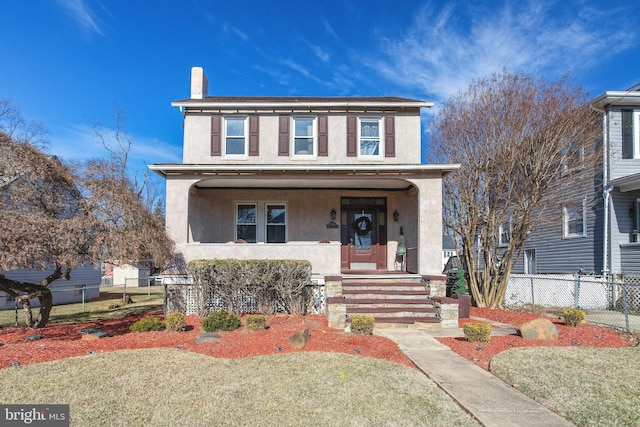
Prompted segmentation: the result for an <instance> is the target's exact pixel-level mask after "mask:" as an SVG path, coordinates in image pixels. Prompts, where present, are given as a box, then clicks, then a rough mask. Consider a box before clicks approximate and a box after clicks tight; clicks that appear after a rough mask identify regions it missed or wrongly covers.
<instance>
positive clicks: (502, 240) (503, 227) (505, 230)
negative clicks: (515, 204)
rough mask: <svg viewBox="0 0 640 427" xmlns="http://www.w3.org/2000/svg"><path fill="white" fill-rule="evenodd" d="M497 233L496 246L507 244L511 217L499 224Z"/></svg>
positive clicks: (509, 237)
mask: <svg viewBox="0 0 640 427" xmlns="http://www.w3.org/2000/svg"><path fill="white" fill-rule="evenodd" d="M498 233H499V235H498V246H502V247H504V246H507V245H508V244H509V241H510V240H511V219H509V221H507V222H506V223H504V224H500V227H499V229H498Z"/></svg>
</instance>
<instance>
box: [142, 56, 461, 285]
mask: <svg viewBox="0 0 640 427" xmlns="http://www.w3.org/2000/svg"><path fill="white" fill-rule="evenodd" d="M207 86H208V83H207V79H206V76H205V74H204V72H203V70H202V68H199V67H194V68H193V69H192V73H191V97H190V98H188V99H184V100H180V101H176V102H173V103H172V105H173V106H175V107H178V108H179V109H180V112H181V113H182V115H183V117H184V150H183V162H182V163H178V164H155V165H153V166H150V168H151V169H152V170H153V171H155V172H156V173H158V174H160V175H162V176H163V177H164V178H165V179H166V206H167V208H166V227H167V231H168V233H169V235H170V236H171V237H172V238H173V240H174V241H175V243H176V250H177V252H178V253H180V254H181V255H182V256H183V257H184V260H185V261H186V262H189V261H191V260H194V259H204V258H236V259H306V260H309V261H310V262H311V266H312V269H313V273H314V276H316V277H319V278H323V277H327V276H340V275H343V274H349V273H355V272H360V273H363V272H367V273H377V274H384V273H390V272H391V271H394V269H395V268H396V267H397V263H396V256H395V255H396V247H397V243H398V240H399V236H400V229H401V227H402V228H403V232H404V238H405V243H406V248H407V253H406V270H407V271H408V272H410V273H415V274H417V275H420V276H433V277H441V274H442V195H441V189H442V177H443V176H444V175H445V174H446V173H448V172H450V171H452V170H455V169H457V168H458V165H433V164H422V163H421V137H422V130H421V120H420V112H421V109H422V108H429V107H431V106H432V105H433V104H432V103H430V102H423V101H418V100H413V99H406V98H396V97H234V96H208V94H207ZM356 228H357V229H359V230H360V231H359V232H357V233H356Z"/></svg>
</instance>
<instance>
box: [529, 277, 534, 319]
mask: <svg viewBox="0 0 640 427" xmlns="http://www.w3.org/2000/svg"><path fill="white" fill-rule="evenodd" d="M529 280H531V311H532V312H533V313H535V312H536V297H535V291H534V289H535V286H534V285H533V277H530V278H529Z"/></svg>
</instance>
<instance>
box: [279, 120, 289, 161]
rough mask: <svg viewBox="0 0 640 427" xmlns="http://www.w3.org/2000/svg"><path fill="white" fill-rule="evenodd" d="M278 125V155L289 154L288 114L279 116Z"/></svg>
mask: <svg viewBox="0 0 640 427" xmlns="http://www.w3.org/2000/svg"><path fill="white" fill-rule="evenodd" d="M279 119H280V126H279V132H278V156H288V155H289V126H290V119H289V116H280V118H279Z"/></svg>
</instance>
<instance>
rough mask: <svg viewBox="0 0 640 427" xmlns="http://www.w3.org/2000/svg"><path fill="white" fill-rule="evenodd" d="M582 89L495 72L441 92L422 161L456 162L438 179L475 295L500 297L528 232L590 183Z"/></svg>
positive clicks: (594, 154)
mask: <svg viewBox="0 0 640 427" xmlns="http://www.w3.org/2000/svg"><path fill="white" fill-rule="evenodd" d="M586 100H587V98H586V95H585V94H584V92H583V91H582V89H581V88H577V87H574V86H572V85H571V84H570V83H569V82H568V81H567V79H566V78H565V79H561V80H559V81H555V82H547V81H545V80H542V79H536V78H534V77H532V76H528V75H523V74H510V73H507V72H504V73H501V74H494V75H492V76H491V77H488V78H484V79H481V80H479V81H477V82H475V83H473V84H472V85H471V86H470V87H469V88H468V89H467V90H466V91H464V92H460V93H458V94H457V95H455V96H453V97H452V98H451V99H450V100H448V101H447V102H446V103H445V104H444V106H443V107H442V109H441V110H440V111H439V112H438V114H437V116H436V117H435V118H434V120H433V122H432V124H431V136H432V138H431V145H430V149H431V156H430V160H432V161H434V162H441V163H460V164H461V169H460V170H458V171H456V172H454V173H452V174H450V175H448V176H447V177H446V178H445V180H444V183H443V215H444V223H445V226H446V227H448V228H449V229H451V230H452V231H453V233H454V235H455V236H456V240H457V243H458V246H459V247H458V253H459V254H460V255H461V256H462V257H463V260H464V261H465V270H466V272H467V274H468V277H467V280H468V282H469V288H470V290H471V293H472V296H473V298H474V300H475V301H476V304H477V305H478V306H481V307H485V306H486V307H497V306H501V305H502V303H503V301H504V297H505V292H506V287H507V281H508V277H509V275H510V273H511V272H512V270H513V267H514V265H515V263H516V261H517V260H518V258H519V256H520V255H521V252H522V248H523V247H524V242H525V239H526V237H527V234H528V233H529V232H531V231H532V230H533V229H534V228H537V227H539V226H540V225H542V224H543V223H544V222H545V221H550V220H554V219H555V218H556V216H555V215H554V214H555V212H557V211H558V209H556V207H557V206H558V205H559V204H561V203H562V198H563V193H564V192H565V191H566V190H567V189H569V188H572V187H573V186H575V185H577V184H578V183H581V182H589V181H590V182H591V185H593V178H594V174H595V173H596V170H597V168H596V165H597V164H598V162H599V156H598V154H599V151H598V149H597V145H598V135H599V132H600V130H599V128H598V116H597V115H596V114H595V113H594V112H593V111H591V110H590V109H589V108H588V106H587V105H586V103H585V102H586Z"/></svg>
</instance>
